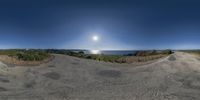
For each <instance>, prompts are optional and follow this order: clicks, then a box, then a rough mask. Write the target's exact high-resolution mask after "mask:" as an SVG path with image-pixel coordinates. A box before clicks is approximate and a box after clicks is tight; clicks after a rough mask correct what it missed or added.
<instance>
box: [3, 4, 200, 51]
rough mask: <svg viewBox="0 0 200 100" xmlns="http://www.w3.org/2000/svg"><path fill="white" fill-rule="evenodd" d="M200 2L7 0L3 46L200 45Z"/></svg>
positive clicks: (156, 47)
mask: <svg viewBox="0 0 200 100" xmlns="http://www.w3.org/2000/svg"><path fill="white" fill-rule="evenodd" d="M199 5H200V1H198V0H165V1H163V0H151V1H149V0H42V1H41V0H28V1H27V0H1V1H0V15H1V16H0V22H1V23H0V49H6V48H60V49H95V48H98V49H101V50H105V49H106V50H109V49H111V50H124V49H125V50H130V49H134V50H135V49H168V48H169V49H200V45H199V44H200V28H199V27H200V13H199V11H200V6H199ZM94 35H97V36H98V37H99V41H98V42H94V41H93V40H92V37H93V36H94Z"/></svg>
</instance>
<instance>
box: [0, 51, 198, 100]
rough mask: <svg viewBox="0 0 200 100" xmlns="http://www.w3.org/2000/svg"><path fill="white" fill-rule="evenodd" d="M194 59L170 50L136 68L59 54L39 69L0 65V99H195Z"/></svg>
mask: <svg viewBox="0 0 200 100" xmlns="http://www.w3.org/2000/svg"><path fill="white" fill-rule="evenodd" d="M198 59H199V58H197V57H194V56H193V55H190V54H187V53H181V52H176V53H175V54H173V55H170V56H169V57H166V58H162V59H160V60H158V61H156V62H154V63H151V64H147V65H141V66H135V65H133V64H116V63H106V62H99V61H94V60H88V59H79V58H75V57H70V56H65V55H55V59H54V60H52V61H51V62H49V63H46V64H42V65H39V66H15V67H9V66H7V65H6V64H3V63H1V62H0V100H199V99H200V62H199V60H198Z"/></svg>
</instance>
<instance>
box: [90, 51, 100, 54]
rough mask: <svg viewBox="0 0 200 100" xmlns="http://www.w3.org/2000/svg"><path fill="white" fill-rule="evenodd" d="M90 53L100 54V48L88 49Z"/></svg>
mask: <svg viewBox="0 0 200 100" xmlns="http://www.w3.org/2000/svg"><path fill="white" fill-rule="evenodd" d="M90 52H91V53H92V54H100V53H101V52H100V50H91V51H90Z"/></svg>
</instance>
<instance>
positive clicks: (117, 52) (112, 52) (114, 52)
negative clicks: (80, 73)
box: [84, 50, 137, 55]
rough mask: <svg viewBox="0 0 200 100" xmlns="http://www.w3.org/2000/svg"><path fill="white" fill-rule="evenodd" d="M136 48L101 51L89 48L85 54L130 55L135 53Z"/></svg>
mask: <svg viewBox="0 0 200 100" xmlns="http://www.w3.org/2000/svg"><path fill="white" fill-rule="evenodd" d="M136 52H137V51H136V50H101V51H95V52H94V51H93V50H91V51H90V50H87V51H84V53H85V54H104V55H128V54H135V53H136Z"/></svg>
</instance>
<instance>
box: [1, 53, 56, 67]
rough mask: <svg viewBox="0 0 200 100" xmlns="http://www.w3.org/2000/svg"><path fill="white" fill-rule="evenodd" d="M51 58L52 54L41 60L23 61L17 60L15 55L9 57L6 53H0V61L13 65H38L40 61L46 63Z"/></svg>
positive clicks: (52, 57)
mask: <svg viewBox="0 0 200 100" xmlns="http://www.w3.org/2000/svg"><path fill="white" fill-rule="evenodd" d="M52 59H54V56H51V57H49V58H47V59H45V60H42V61H24V60H19V59H17V58H15V57H11V56H8V55H0V61H2V62H5V63H9V64H14V65H39V64H42V63H47V62H49V61H51V60H52Z"/></svg>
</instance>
